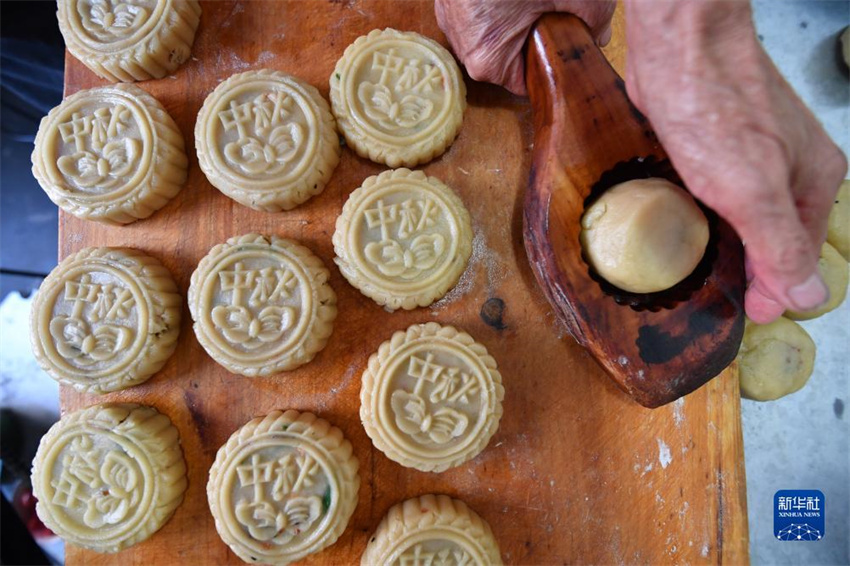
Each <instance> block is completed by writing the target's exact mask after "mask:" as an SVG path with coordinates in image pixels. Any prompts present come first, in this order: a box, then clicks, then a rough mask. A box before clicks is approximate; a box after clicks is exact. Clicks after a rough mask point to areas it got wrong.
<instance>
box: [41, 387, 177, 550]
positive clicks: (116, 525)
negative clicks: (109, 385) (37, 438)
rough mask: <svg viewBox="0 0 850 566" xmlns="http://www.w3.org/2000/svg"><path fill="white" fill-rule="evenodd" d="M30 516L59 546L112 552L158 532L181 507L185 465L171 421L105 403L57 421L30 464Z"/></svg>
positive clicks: (140, 407)
mask: <svg viewBox="0 0 850 566" xmlns="http://www.w3.org/2000/svg"><path fill="white" fill-rule="evenodd" d="M32 488H33V494H34V495H35V497H36V499H38V503H37V504H36V508H35V509H36V512H37V513H38V517H39V518H40V519H41V520H42V521H43V522H44V524H45V525H46V526H47V527H48V528H49V529H50V530H52V531H53V532H54V533H56V534H57V535H59V536H60V537H62V538H63V539H65V542H67V543H70V544H73V545H75V546H80V547H83V548H88V549H91V550H94V551H97V552H118V551H119V550H123V549H125V548H127V547H129V546H132V545H134V544H137V543H139V542H142V541H143V540H146V539H147V538H149V537H150V536H151V535H152V534H153V533H155V532H156V531H158V530H159V529H160V527H162V526H163V525H164V524H165V523H166V522H167V521H168V519H169V518H170V517H171V515H172V514H173V513H174V510H175V509H177V507H178V506H179V505H180V502H182V501H183V493H184V492H185V491H186V462H185V461H184V459H183V451H182V450H181V449H180V438H179V436H178V433H177V429H176V428H175V427H174V425H173V424H171V420H170V419H169V418H168V417H167V416H165V415H163V414H161V413H159V412H158V411H157V410H156V409H154V408H152V407H145V406H143V405H137V404H135V403H106V404H103V405H95V406H93V407H89V408H87V409H83V410H80V411H76V412H73V413H70V414H67V415H65V416H64V417H62V420H60V421H59V422H58V423H56V424H55V425H53V426H52V427H51V428H50V430H49V431H48V432H47V434H46V435H45V436H44V437H43V438H42V439H41V443H40V444H39V446H38V452H37V453H36V455H35V459H34V460H33V466H32Z"/></svg>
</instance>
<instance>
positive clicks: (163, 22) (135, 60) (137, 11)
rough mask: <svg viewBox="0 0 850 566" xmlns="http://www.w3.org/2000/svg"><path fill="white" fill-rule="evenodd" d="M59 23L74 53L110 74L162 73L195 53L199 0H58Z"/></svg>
mask: <svg viewBox="0 0 850 566" xmlns="http://www.w3.org/2000/svg"><path fill="white" fill-rule="evenodd" d="M58 4H59V9H58V11H57V14H56V15H57V16H58V18H59V29H60V30H61V31H62V37H63V38H64V39H65V45H66V46H67V47H68V51H70V52H71V53H72V54H73V55H74V57H76V58H77V59H79V60H80V61H81V62H82V63H83V64H84V65H85V66H86V67H88V68H89V69H91V70H92V71H94V72H95V73H97V74H98V75H100V76H101V77H103V78H104V79H106V80H109V81H113V82H117V81H124V82H131V81H143V80H145V79H151V78H156V79H161V78H162V77H164V76H165V75H167V74H169V73H171V72H173V71H174V70H176V69H177V67H179V66H180V65H181V64H182V63H183V62H184V61H186V60H187V59H188V58H189V56H190V55H191V51H192V43H193V42H194V41H195V30H196V29H198V22H199V21H200V18H201V6H200V5H199V4H198V2H197V0H133V1H132V2H115V1H110V2H102V1H98V0H94V1H92V0H59V3H58Z"/></svg>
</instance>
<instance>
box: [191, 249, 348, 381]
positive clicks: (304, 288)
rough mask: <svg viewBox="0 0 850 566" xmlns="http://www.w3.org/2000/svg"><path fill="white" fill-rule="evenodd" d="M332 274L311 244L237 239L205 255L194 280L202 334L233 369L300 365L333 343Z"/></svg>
mask: <svg viewBox="0 0 850 566" xmlns="http://www.w3.org/2000/svg"><path fill="white" fill-rule="evenodd" d="M329 276H330V272H329V271H328V270H327V268H326V267H325V265H324V264H323V263H322V260H321V259H319V258H318V257H316V256H315V255H313V253H312V252H311V251H310V250H308V249H307V248H305V247H304V246H302V245H300V244H298V243H296V242H293V241H292V240H286V239H284V238H278V237H277V236H271V237H265V236H261V235H259V234H247V235H245V236H239V237H235V238H230V239H229V240H227V242H226V243H224V244H220V245H218V246H215V247H214V248H213V249H211V250H210V252H209V253H208V254H207V255H206V256H205V257H204V258H203V259H202V260H201V262H200V263H199V264H198V267H197V268H196V269H195V272H194V273H192V280H191V283H190V285H189V310H190V312H191V313H192V320H194V321H195V325H194V328H195V335H196V336H197V337H198V341H199V342H200V343H201V345H202V346H203V347H204V349H205V350H206V351H207V353H208V354H209V355H210V356H212V358H213V359H214V360H215V361H217V362H218V363H220V364H221V365H222V366H224V367H225V368H227V369H228V370H229V371H232V372H233V373H238V374H242V375H245V376H249V377H254V376H267V375H272V374H275V373H278V372H281V371H285V370H291V369H295V368H297V367H298V366H300V365H303V364H306V363H307V362H309V361H310V360H312V359H313V358H314V357H315V355H316V354H317V353H318V352H319V351H321V350H322V348H324V347H325V344H327V341H328V338H329V337H330V335H331V332H332V331H333V321H334V319H335V318H336V314H337V309H336V294H335V293H334V291H333V289H332V288H331V286H330V285H329V284H328V277H329Z"/></svg>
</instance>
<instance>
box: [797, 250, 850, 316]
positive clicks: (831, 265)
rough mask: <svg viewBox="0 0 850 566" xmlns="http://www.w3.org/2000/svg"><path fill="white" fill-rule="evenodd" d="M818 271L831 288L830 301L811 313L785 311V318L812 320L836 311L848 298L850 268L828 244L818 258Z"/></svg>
mask: <svg viewBox="0 0 850 566" xmlns="http://www.w3.org/2000/svg"><path fill="white" fill-rule="evenodd" d="M818 270H819V271H820V274H821V276H822V277H823V280H824V282H825V283H826V286H827V287H828V288H829V300H828V301H827V302H826V304H823V305H821V306H820V307H818V308H816V309H815V310H811V311H804V312H798V311H785V314H784V315H783V316H785V317H788V318H790V319H791V320H810V319H812V318H817V317H819V316H822V315H824V314H826V313H828V312H829V311H832V310H835V309H836V308H838V306H839V305H840V304H841V303H843V302H844V299H845V298H846V297H847V284H848V283H850V266H848V265H847V260H846V259H844V258H843V257H842V256H841V254H840V253H838V251H837V250H836V249H835V248H833V247H832V246H830V245H829V244H828V243H827V242H824V243H823V246H822V247H821V249H820V257H819V258H818Z"/></svg>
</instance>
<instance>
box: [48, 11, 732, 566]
mask: <svg viewBox="0 0 850 566" xmlns="http://www.w3.org/2000/svg"><path fill="white" fill-rule="evenodd" d="M202 6H203V16H202V18H201V25H200V28H199V30H198V34H197V37H196V41H195V46H194V49H193V58H192V59H191V60H190V61H189V62H188V63H187V64H186V65H184V66H183V67H182V68H180V69H179V70H178V71H177V72H176V73H175V74H174V75H173V76H171V77H167V78H164V79H161V80H155V81H146V82H142V83H139V86H140V87H141V88H144V89H145V90H147V91H149V92H150V93H152V94H153V95H154V96H156V97H157V98H158V99H159V100H160V101H161V102H162V104H163V105H164V106H165V108H166V109H167V110H168V112H169V113H170V114H171V115H172V116H173V117H174V118H175V121H176V122H177V124H178V126H179V127H180V129H181V131H182V132H183V134H184V136H185V139H186V146H187V150H188V153H189V168H190V172H189V180H188V182H187V185H186V187H185V188H184V189H183V190H182V191H181V193H180V194H179V195H178V196H177V197H176V198H175V199H174V200H173V201H172V202H170V203H169V204H168V205H167V206H165V207H164V208H163V209H161V210H160V211H158V212H156V213H155V214H154V215H153V216H152V217H150V218H149V219H146V220H143V221H139V222H136V223H134V224H131V225H128V226H123V227H114V226H105V225H101V224H97V223H93V222H86V221H82V220H79V219H77V218H74V217H72V216H69V215H67V214H64V213H63V214H60V246H59V247H60V257H62V258H64V257H66V256H67V255H69V254H71V253H74V252H76V251H78V250H79V249H81V248H84V247H87V246H105V245H111V246H131V247H135V248H139V249H141V250H144V251H145V252H147V253H149V254H151V255H153V256H155V257H157V258H159V259H160V260H161V261H162V262H163V263H164V264H165V265H166V266H167V267H168V268H169V269H170V270H171V272H172V273H173V274H174V276H175V279H176V281H177V284H178V286H179V288H180V290H181V293H182V294H183V295H184V296H185V293H186V291H187V289H188V285H189V277H190V275H191V273H192V271H193V269H194V267H195V266H196V265H197V263H198V261H199V260H200V259H201V257H203V256H204V255H205V254H206V252H207V251H208V250H209V249H210V248H211V247H212V246H213V245H215V244H217V243H220V242H223V241H225V240H226V239H227V238H229V237H232V236H235V235H240V234H244V233H248V232H261V233H267V234H272V233H274V234H278V235H281V236H285V237H289V238H294V239H297V240H299V241H301V242H302V243H304V244H305V245H307V246H308V247H310V248H311V249H312V250H313V251H314V252H315V253H316V254H317V255H318V256H319V257H321V258H322V259H323V260H324V262H325V263H326V265H327V266H328V267H329V268H330V269H331V273H332V275H331V279H330V283H331V285H332V286H333V288H334V290H335V291H336V293H337V295H338V298H339V302H338V306H339V311H340V314H339V317H338V319H337V321H336V324H335V330H334V334H333V336H332V337H331V340H330V342H329V344H328V346H327V348H326V349H325V350H324V351H323V352H322V353H320V354H319V356H317V358H316V359H315V360H314V361H313V362H311V363H310V364H307V365H306V366H303V367H301V368H299V369H298V370H296V371H292V372H288V373H286V374H284V375H280V376H275V377H271V378H255V379H250V378H245V377H240V376H236V375H233V374H230V373H228V372H227V371H226V370H224V369H223V368H222V367H220V366H218V365H217V364H216V363H215V362H213V361H212V360H211V359H210V358H209V357H208V356H207V355H206V353H205V352H204V351H203V349H202V348H201V347H200V345H199V344H198V342H197V340H196V338H195V336H194V334H193V332H192V327H191V320H190V318H189V313H188V309H186V308H185V307H184V309H183V311H184V312H183V323H182V327H181V335H180V339H179V343H178V350H177V353H176V354H175V355H174V356H172V358H171V359H170V360H169V361H168V362H167V364H166V365H165V366H164V367H163V369H162V370H161V371H160V372H159V373H158V374H157V375H155V376H154V377H153V378H152V379H150V380H149V381H148V382H146V383H144V384H142V385H139V386H137V387H133V388H131V389H129V390H126V391H121V392H116V393H113V394H109V395H105V396H101V397H97V396H91V395H83V394H79V393H76V392H74V391H72V390H70V389H68V388H63V391H62V408H63V410H64V411H68V410H74V409H78V408H80V407H84V406H89V405H91V404H94V403H97V402H103V401H117V400H121V401H135V402H141V403H146V404H150V405H153V406H155V407H157V408H158V409H159V410H161V411H162V412H164V413H165V414H167V415H169V417H171V419H172V420H173V422H174V423H175V425H176V426H177V428H178V429H179V431H180V435H181V440H182V446H183V450H184V452H185V455H186V459H187V463H188V474H189V488H188V490H187V492H186V497H185V500H184V502H183V504H182V505H181V506H180V507H179V508H178V509H177V511H176V513H175V514H174V516H173V517H172V519H171V520H170V521H169V522H168V523H167V524H166V525H165V526H164V527H163V528H162V529H161V530H160V531H159V532H157V533H156V534H155V535H154V536H153V537H151V538H150V539H149V540H147V541H145V542H143V543H141V544H139V545H137V546H135V547H133V548H131V549H128V550H126V551H123V552H122V553H120V554H117V555H97V554H95V553H91V552H88V551H84V550H81V549H77V548H70V547H69V548H68V551H67V562H68V564H152V563H153V564H171V563H177V562H181V563H189V564H224V563H228V564H238V563H240V561H239V559H238V558H237V557H236V556H235V555H233V554H232V553H231V552H230V550H229V549H228V548H227V547H226V546H225V545H224V544H223V543H222V542H221V540H220V539H219V537H218V535H217V533H216V532H215V528H214V525H213V520H212V517H211V515H210V513H209V509H208V507H207V501H206V494H205V485H206V479H207V472H208V469H209V466H210V465H211V463H212V461H213V459H214V458H215V453H216V450H218V448H219V446H221V445H222V444H223V443H224V442H225V441H226V440H227V438H228V437H229V436H230V434H231V433H232V432H233V431H234V430H236V428H238V427H239V426H241V425H242V424H243V423H245V422H246V421H248V420H249V419H251V418H252V417H255V416H258V415H263V414H266V413H267V412H269V411H271V410H272V409H278V408H279V409H287V408H295V409H299V410H307V411H312V412H315V413H316V414H318V415H320V416H322V417H324V418H326V419H328V420H330V421H331V422H332V423H334V424H335V425H336V426H338V427H340V428H341V429H342V430H343V432H344V434H345V435H346V437H347V438H348V439H350V440H351V442H352V444H353V446H354V452H355V454H356V456H357V457H358V459H359V461H360V476H361V482H362V483H361V487H360V492H359V502H358V506H357V509H356V511H355V513H354V515H353V517H352V519H351V522H350V524H349V528H348V529H347V530H346V532H345V533H344V534H343V536H342V537H341V538H340V540H339V541H338V542H337V543H336V544H334V545H333V546H332V547H330V548H329V549H327V550H326V551H324V552H322V553H320V554H317V555H314V556H312V557H309V558H308V559H307V560H306V562H308V563H316V564H318V563H321V564H340V563H356V562H358V561H359V557H360V555H361V553H362V552H363V549H364V547H365V544H366V541H367V539H368V537H369V535H370V534H371V533H372V531H373V530H374V529H375V527H376V526H377V524H378V523H379V522H380V520H381V518H382V517H383V515H384V514H385V513H386V511H387V510H388V509H389V507H390V506H392V505H393V504H395V503H398V502H399V501H402V500H404V499H406V498H409V497H413V496H416V495H421V494H425V493H447V494H449V495H452V496H455V497H458V498H461V499H463V500H465V501H466V502H467V503H468V504H469V505H470V506H471V507H472V508H473V509H475V510H476V511H477V512H478V513H479V514H481V515H482V516H483V517H484V518H485V519H486V520H487V521H488V522H489V523H490V524H491V526H492V527H493V531H494V533H495V535H496V538H497V539H498V541H499V544H500V547H501V551H502V557H503V559H504V561H505V562H506V563H521V564H530V563H535V564H549V563H555V562H557V563H565V562H569V563H573V562H587V563H609V564H610V563H620V562H628V563H658V562H674V561H675V562H689V563H719V562H731V563H744V562H746V561H747V514H746V493H745V479H744V470H743V443H742V439H741V423H740V400H739V395H738V383H737V375H736V372H735V370H734V368H731V369H730V370H727V371H726V372H724V374H723V375H721V376H720V377H718V378H717V379H715V380H713V381H712V382H710V383H709V384H708V385H706V386H705V387H703V388H702V389H700V390H698V391H696V392H695V393H693V394H692V395H690V396H688V397H687V398H686V399H681V400H679V401H677V402H676V403H673V404H671V405H668V406H666V407H662V408H660V409H656V410H649V409H645V408H643V407H640V406H639V405H637V404H635V403H634V402H632V401H631V400H629V399H628V398H627V397H626V396H625V395H624V394H623V393H622V392H621V391H620V390H619V389H617V387H616V386H615V385H614V384H613V382H612V381H611V380H610V379H609V378H608V377H607V376H606V375H605V374H604V372H603V371H602V370H601V369H600V368H599V367H598V366H597V365H596V363H595V362H594V361H593V359H592V358H591V357H590V356H589V355H588V354H587V353H586V352H585V351H584V350H583V349H582V348H581V347H579V346H578V345H577V344H576V343H575V342H574V341H573V340H572V339H571V338H570V337H569V335H566V334H565V332H564V331H563V329H562V328H561V327H560V326H559V324H558V323H557V321H556V320H555V319H554V317H553V314H552V311H551V309H550V308H549V305H548V304H547V303H546V301H545V299H544V298H543V295H542V293H541V292H540V291H539V289H538V288H537V286H536V283H535V281H534V276H533V274H532V272H531V270H530V268H529V266H528V262H527V258H526V255H525V250H524V247H523V243H522V202H523V199H522V195H523V191H524V189H525V186H526V182H527V179H528V173H529V165H530V149H531V147H532V144H533V132H532V129H531V120H530V108H529V106H528V103H527V101H526V100H525V99H523V98H519V97H515V96H512V95H510V94H508V93H507V92H506V91H504V90H502V89H499V88H497V87H493V86H491V85H484V84H480V83H476V82H474V81H471V80H469V79H468V78H467V79H466V81H467V87H468V90H469V94H468V102H469V107H468V109H467V111H466V114H465V116H464V125H463V128H462V130H461V133H460V136H459V137H458V139H457V140H456V141H455V143H454V144H453V146H452V147H451V148H450V150H449V151H448V152H447V153H446V154H445V155H443V156H442V157H440V158H438V159H436V160H434V161H433V162H431V163H429V164H427V165H425V166H424V167H422V169H423V170H424V171H425V172H426V173H428V174H430V175H434V176H436V177H438V178H440V179H442V180H443V181H444V182H445V183H447V184H448V185H449V186H451V187H452V188H453V189H455V190H456V191H457V193H458V194H459V195H460V197H461V198H462V200H463V201H464V203H465V204H466V206H467V208H468V209H469V211H470V214H471V216H472V219H473V228H474V232H475V238H474V252H473V256H472V259H471V261H470V265H469V267H468V269H467V271H466V272H465V274H464V275H463V277H462V278H461V281H460V283H459V284H458V286H457V287H456V288H455V289H454V290H452V291H451V292H450V293H449V294H448V295H447V296H446V297H445V298H444V299H443V300H441V301H439V302H438V303H436V304H434V305H432V306H431V307H428V308H424V309H417V310H414V311H410V312H396V313H388V312H386V311H385V310H383V309H382V308H380V307H378V306H377V305H375V304H374V303H373V302H372V301H371V300H369V299H367V298H366V297H364V296H362V295H360V293H359V292H357V291H356V290H355V289H353V288H352V287H350V286H349V285H348V284H347V282H346V281H345V280H344V279H343V278H342V276H341V275H340V274H339V272H338V270H337V269H336V267H335V266H334V264H333V247H332V244H331V234H332V233H333V227H334V222H335V219H336V217H337V216H338V214H339V213H340V211H341V209H342V205H343V203H344V202H345V200H346V198H347V196H348V195H349V194H350V192H351V191H352V190H354V189H355V188H356V187H358V186H359V184H360V183H361V182H362V181H363V179H365V178H366V177H368V176H369V175H373V174H376V173H379V172H380V171H382V170H384V169H385V168H384V167H382V166H380V165H378V164H374V163H371V162H368V161H366V160H363V159H360V158H358V157H357V156H356V155H354V153H353V152H351V151H350V150H348V149H346V150H345V151H344V152H343V156H342V160H341V162H340V164H339V166H338V168H337V170H336V171H335V173H334V176H333V178H332V180H331V182H330V184H329V185H328V186H327V188H326V189H325V191H324V192H323V193H322V194H321V195H319V196H317V197H315V198H313V199H311V200H310V201H308V202H307V203H305V204H304V205H302V206H300V207H298V208H297V209H295V210H293V211H291V212H286V213H277V214H271V213H264V212H257V211H254V210H251V209H249V208H246V207H243V206H241V205H239V204H237V203H235V202H234V201H232V200H230V199H228V198H227V197H225V196H224V195H223V194H221V193H220V192H218V191H217V190H216V189H214V188H213V187H212V186H211V185H210V184H209V183H208V182H207V180H206V179H205V178H204V176H203V173H202V172H201V171H200V169H199V167H198V164H197V159H196V157H195V155H194V143H193V140H192V131H193V128H194V122H195V117H196V116H197V112H198V110H199V109H200V106H201V104H202V103H203V100H204V98H205V96H206V95H207V94H208V93H209V92H210V91H211V90H212V89H213V88H214V87H215V86H216V85H217V84H218V83H220V82H221V81H222V80H224V79H226V78H227V77H228V76H230V75H231V74H233V73H236V72H241V71H245V70H249V69H259V68H272V69H278V70H283V71H286V72H290V73H292V74H295V75H298V76H300V77H301V78H303V79H305V80H306V81H308V82H309V83H311V84H313V85H315V86H316V87H317V88H319V90H320V91H321V92H322V94H323V95H325V96H327V94H328V77H329V76H330V73H331V71H332V69H333V66H334V63H335V62H336V60H337V59H338V58H339V57H340V56H341V54H342V52H343V50H344V49H345V47H346V46H347V45H349V44H350V43H351V42H352V41H354V39H355V38H356V37H358V36H359V35H362V34H365V33H367V32H368V31H370V30H371V29H374V28H384V27H394V28H396V29H404V30H412V31H417V32H420V33H422V34H424V35H427V36H429V37H432V38H434V39H436V40H438V41H440V42H441V43H443V44H444V45H445V44H446V41H445V38H444V36H443V35H442V33H441V32H440V31H439V28H438V27H437V25H436V22H435V20H434V15H433V5H432V3H431V2H428V1H420V0H408V1H405V2H398V1H397V0H360V1H345V2H340V1H331V2H324V1H318V0H291V1H277V2H264V1H250V2H249V1H245V2H227V1H216V2H206V3H204V2H202ZM622 27H623V26H622V15H621V13H620V12H619V11H618V14H617V17H616V20H615V33H614V40H613V41H612V44H611V45H610V46H609V47H608V48H607V49H606V54H607V55H608V56H609V58H610V59H611V61H612V63H613V64H614V66H615V67H616V68H617V69H618V70H620V72H622V69H623V67H624V59H625V41H624V37H623V29H622ZM577 80H579V79H577ZM102 84H104V82H103V81H101V80H100V79H98V78H97V77H96V76H95V75H94V74H92V73H91V72H90V71H89V70H88V69H86V68H85V67H84V66H83V65H82V64H81V63H79V62H78V61H77V60H75V59H74V58H73V57H71V56H70V55H69V56H68V57H67V64H66V74H65V87H66V88H65V91H66V95H67V94H71V93H73V92H76V91H78V90H80V89H83V88H89V87H93V86H98V85H102ZM494 298H499V299H501V300H502V301H504V305H505V306H504V311H503V315H502V319H501V323H502V324H488V323H487V322H486V321H485V320H484V318H483V317H481V316H480V312H481V308H482V306H483V304H484V303H485V302H486V301H487V300H489V299H494ZM430 320H435V321H437V322H440V323H443V324H452V325H455V326H458V327H460V328H462V329H464V330H466V331H468V332H469V333H470V334H472V335H473V336H474V337H475V338H476V339H477V340H478V341H480V342H482V343H483V344H484V345H485V346H486V347H487V348H488V350H489V351H490V352H491V353H492V354H493V356H494V357H495V358H496V360H497V361H498V363H499V368H500V371H501V373H502V375H503V380H504V385H505V388H506V394H505V400H504V416H503V418H502V420H501V425H500V428H499V431H498V432H497V434H496V435H495V436H494V437H493V439H492V441H491V442H490V445H489V446H488V448H487V449H486V450H485V451H484V452H483V453H482V454H481V455H479V456H478V457H477V458H475V459H474V460H473V461H471V462H469V463H467V464H465V465H462V466H459V467H457V468H454V469H452V470H449V471H447V472H444V473H441V474H429V473H422V472H418V471H415V470H411V469H406V468H403V467H401V466H399V465H398V464H396V463H394V462H392V461H390V460H389V459H387V458H386V457H385V456H384V455H383V454H382V453H380V452H379V451H377V450H375V449H374V448H373V447H372V445H371V442H370V441H369V438H368V437H367V436H366V433H365V431H364V430H363V427H362V425H361V423H360V420H359V413H358V408H359V390H360V374H361V373H362V371H363V369H364V367H365V364H366V361H367V359H368V356H369V355H370V354H371V353H372V352H373V351H374V350H375V349H376V348H377V347H378V345H379V344H380V343H381V342H383V341H384V340H386V339H388V338H389V337H390V336H391V335H392V333H393V332H394V331H396V330H399V329H404V328H406V327H407V326H408V325H410V324H413V323H417V322H426V321H430ZM490 322H491V323H492V322H493V321H492V320H491V321H490Z"/></svg>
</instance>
